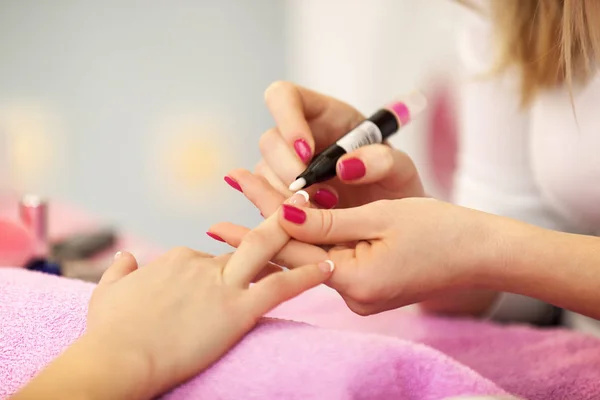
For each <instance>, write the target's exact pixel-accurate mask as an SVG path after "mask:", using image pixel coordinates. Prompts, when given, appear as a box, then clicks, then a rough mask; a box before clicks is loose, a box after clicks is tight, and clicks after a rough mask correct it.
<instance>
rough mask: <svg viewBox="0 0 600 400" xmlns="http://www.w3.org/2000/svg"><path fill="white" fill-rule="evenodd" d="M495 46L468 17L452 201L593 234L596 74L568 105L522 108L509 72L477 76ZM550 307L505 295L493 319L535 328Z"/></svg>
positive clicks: (555, 96) (549, 95)
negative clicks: (524, 323)
mask: <svg viewBox="0 0 600 400" xmlns="http://www.w3.org/2000/svg"><path fill="white" fill-rule="evenodd" d="M492 46H493V43H492V37H491V24H490V22H489V21H487V20H486V19H485V18H484V17H483V16H481V15H475V14H474V15H472V17H471V19H470V20H469V21H468V23H467V26H466V27H465V29H464V31H463V33H462V36H461V37H460V40H459V52H460V56H461V59H462V61H463V64H464V67H465V71H466V74H467V77H466V79H467V80H466V82H464V84H463V85H462V88H463V90H462V93H461V98H460V100H461V101H460V106H461V107H460V108H461V114H460V117H461V118H460V122H461V129H460V131H461V138H460V149H459V156H458V164H459V166H458V170H457V174H456V182H455V199H454V201H455V202H456V203H457V204H460V205H463V206H467V207H470V208H475V209H479V210H483V211H487V212H490V213H494V214H499V215H503V216H507V217H512V218H515V219H519V220H522V221H525V222H528V223H531V224H534V225H538V226H541V227H544V228H548V229H554V230H561V231H567V232H572V233H581V234H589V235H597V234H599V233H600V77H599V76H597V77H596V78H595V79H593V80H592V81H591V82H589V83H588V84H587V85H586V86H585V87H584V88H574V89H573V99H574V103H572V102H571V99H570V96H569V91H568V89H567V88H559V89H555V90H550V91H547V92H545V93H542V94H541V95H540V96H539V97H538V98H537V99H536V100H535V102H534V103H533V104H532V106H531V107H530V108H529V109H527V110H522V109H521V108H520V107H519V104H520V86H519V75H518V72H517V71H516V70H514V71H511V72H507V73H505V74H503V75H502V76H499V77H493V78H486V77H482V76H481V75H482V74H485V73H489V71H490V68H491V67H492V66H493V61H494V59H493V47H492ZM573 105H574V108H573ZM574 111H575V112H574ZM549 308H550V306H548V305H546V304H544V303H542V302H540V301H537V300H533V299H529V298H526V297H523V296H517V295H512V294H504V295H503V296H501V298H500V299H499V302H498V303H497V304H496V306H495V307H494V310H492V314H493V315H492V317H494V318H498V319H503V320H507V319H510V320H517V321H532V322H534V321H539V320H540V319H543V318H544V317H545V315H547V313H548V310H549ZM566 323H567V324H569V325H571V326H572V327H574V328H575V329H580V330H585V331H587V332H590V333H598V334H600V322H598V321H595V320H591V319H589V318H585V317H582V316H580V315H575V314H573V313H568V315H567V316H566Z"/></svg>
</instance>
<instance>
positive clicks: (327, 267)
mask: <svg viewBox="0 0 600 400" xmlns="http://www.w3.org/2000/svg"><path fill="white" fill-rule="evenodd" d="M317 266H318V267H319V269H320V270H321V271H323V272H324V273H326V274H329V273H331V272H333V270H334V269H335V264H334V263H333V261H331V260H325V261H323V262H322V263H319V264H318V265H317Z"/></svg>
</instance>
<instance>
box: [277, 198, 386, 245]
mask: <svg viewBox="0 0 600 400" xmlns="http://www.w3.org/2000/svg"><path fill="white" fill-rule="evenodd" d="M388 203H389V202H388V201H385V200H383V201H377V202H374V203H369V204H366V205H364V206H360V207H354V208H343V209H338V210H323V209H316V208H298V207H294V206H292V205H289V204H284V205H282V206H281V210H280V212H279V223H280V225H281V226H282V227H283V229H285V231H286V232H287V233H288V235H290V236H291V237H292V238H294V239H296V240H299V241H301V242H305V243H312V244H337V243H344V242H351V241H356V240H369V239H377V238H378V237H380V236H381V234H382V232H383V231H384V230H385V229H386V228H387V226H388V225H389V221H390V218H389V212H385V211H386V210H385V208H386V207H387V206H386V204H388Z"/></svg>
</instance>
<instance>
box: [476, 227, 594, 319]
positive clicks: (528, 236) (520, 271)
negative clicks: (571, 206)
mask: <svg viewBox="0 0 600 400" xmlns="http://www.w3.org/2000/svg"><path fill="white" fill-rule="evenodd" d="M492 218H494V220H493V223H492V224H490V225H489V227H490V228H491V229H490V234H489V235H488V240H487V244H486V245H485V253H486V255H483V257H484V260H483V265H484V267H483V268H479V269H478V270H477V271H478V272H477V273H476V274H477V275H476V281H475V282H476V284H477V286H478V287H481V288H484V289H487V290H495V291H502V292H511V293H517V294H522V295H525V296H528V297H533V298H537V299H540V300H542V301H545V302H547V303H550V304H554V305H556V306H559V307H562V308H566V309H568V310H571V311H575V312H577V313H581V314H584V315H587V316H589V317H592V318H596V319H600V290H598V289H599V288H600V238H596V237H591V236H583V235H574V234H568V233H562V232H557V231H551V230H546V229H541V228H537V227H534V226H531V225H527V224H524V223H521V222H518V221H513V220H510V219H505V218H499V217H498V218H496V217H492Z"/></svg>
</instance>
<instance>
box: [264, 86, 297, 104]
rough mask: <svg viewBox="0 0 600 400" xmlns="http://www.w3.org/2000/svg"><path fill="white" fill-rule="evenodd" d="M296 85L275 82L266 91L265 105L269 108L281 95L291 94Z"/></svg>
mask: <svg viewBox="0 0 600 400" xmlns="http://www.w3.org/2000/svg"><path fill="white" fill-rule="evenodd" d="M294 87H295V86H294V84H293V83H291V82H287V81H275V82H273V83H271V84H270V85H269V86H268V87H267V89H266V90H265V94H264V96H265V103H267V106H269V104H270V103H272V102H273V101H276V99H277V97H278V96H279V95H280V94H281V93H285V92H289V91H291V90H294Z"/></svg>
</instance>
